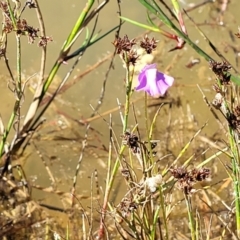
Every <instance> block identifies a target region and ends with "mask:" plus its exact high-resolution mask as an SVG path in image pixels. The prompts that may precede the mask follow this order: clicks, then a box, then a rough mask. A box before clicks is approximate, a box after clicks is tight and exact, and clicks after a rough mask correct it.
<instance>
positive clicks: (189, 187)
mask: <svg viewBox="0 0 240 240" xmlns="http://www.w3.org/2000/svg"><path fill="white" fill-rule="evenodd" d="M170 172H171V173H172V175H173V177H174V178H175V179H176V180H177V182H178V186H179V188H180V189H181V190H182V191H183V192H184V193H185V194H187V195H188V194H192V193H194V192H195V189H194V188H193V186H194V184H195V183H196V182H201V181H204V180H206V179H207V178H209V177H210V174H211V173H210V170H209V169H208V168H200V169H196V168H194V169H192V170H189V171H187V169H186V168H183V167H179V168H170Z"/></svg>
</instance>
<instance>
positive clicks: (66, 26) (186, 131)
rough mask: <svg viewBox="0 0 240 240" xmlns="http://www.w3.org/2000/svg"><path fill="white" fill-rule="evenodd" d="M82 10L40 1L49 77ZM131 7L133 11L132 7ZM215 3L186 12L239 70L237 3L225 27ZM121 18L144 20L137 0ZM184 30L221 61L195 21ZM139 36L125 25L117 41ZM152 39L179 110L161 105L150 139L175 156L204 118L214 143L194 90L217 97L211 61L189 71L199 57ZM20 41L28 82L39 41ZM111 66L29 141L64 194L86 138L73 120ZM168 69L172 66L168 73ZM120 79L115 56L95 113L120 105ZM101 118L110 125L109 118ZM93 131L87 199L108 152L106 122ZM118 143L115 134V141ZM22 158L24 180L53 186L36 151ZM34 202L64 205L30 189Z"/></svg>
mask: <svg viewBox="0 0 240 240" xmlns="http://www.w3.org/2000/svg"><path fill="white" fill-rule="evenodd" d="M200 2H201V1H195V3H200ZM189 4H191V1H185V3H184V8H185V9H187V8H188V7H189V6H190V5H189ZM84 5H85V3H84V1H77V0H76V1H73V0H72V1H71V0H69V1H63V0H59V1H57V3H56V1H47V0H45V1H41V2H40V6H41V10H42V13H43V16H44V21H45V25H46V32H47V35H48V36H51V37H52V38H53V42H52V43H50V44H49V45H48V56H47V71H46V74H47V73H48V72H49V70H50V69H51V66H52V64H53V63H54V61H55V60H56V58H57V57H58V53H59V49H60V47H61V46H62V44H63V42H64V40H65V39H66V36H67V34H68V33H69V31H70V29H71V27H72V25H73V23H74V22H75V21H76V19H77V16H78V14H79V11H80V10H81V9H82V8H83V7H84ZM136 5H137V6H138V7H136ZM216 5H217V3H214V4H207V5H205V6H203V7H200V8H199V9H197V10H194V11H193V12H190V13H189V15H190V16H191V17H192V18H193V19H194V20H195V21H196V23H197V24H199V25H200V27H201V29H202V31H204V33H205V34H206V35H207V36H208V37H209V38H210V40H211V41H212V42H213V43H214V45H215V46H216V47H217V48H218V49H219V50H220V51H221V52H222V53H224V56H225V57H226V58H227V59H228V60H229V61H230V62H231V63H232V65H233V66H234V67H235V68H236V69H239V66H238V65H237V63H236V61H235V57H234V54H233V51H232V48H233V47H235V48H236V49H237V56H236V57H237V59H238V56H239V53H238V51H240V48H239V43H240V42H239V40H238V39H237V38H234V41H233V39H232V38H231V37H232V33H236V32H237V31H238V26H239V21H238V19H237V16H238V14H239V8H240V2H239V1H238V0H232V1H231V3H230V4H229V6H228V9H227V11H226V12H225V13H224V15H223V22H224V24H225V25H223V26H221V25H219V24H217V23H216V19H215V18H216V17H218V16H219V14H218V13H217V11H216V8H215V7H216ZM133 9H134V11H133ZM117 11H118V9H117V6H116V3H115V1H110V3H109V4H108V5H107V7H106V8H105V9H104V11H103V12H101V13H100V17H99V24H98V28H97V29H98V30H101V32H102V33H104V32H105V31H107V30H109V28H112V27H115V26H116V25H117V24H118V18H117ZM122 15H123V16H125V17H129V18H131V19H134V20H137V21H140V22H143V23H146V14H145V10H144V9H143V8H142V7H141V6H140V4H139V3H138V2H137V1H133V0H132V1H123V2H122ZM24 16H26V19H27V21H28V22H29V23H31V24H30V25H33V26H36V25H37V19H36V17H35V14H34V13H33V10H31V11H30V10H26V12H25V13H24ZM210 16H211V17H212V18H211V17H210ZM186 25H187V29H188V34H189V35H190V36H191V39H193V40H194V41H195V42H196V43H198V44H199V45H200V46H201V47H203V49H204V50H205V51H206V52H207V53H208V54H210V55H211V56H213V57H214V58H215V59H216V60H219V59H218V57H216V55H215V54H214V53H213V51H212V50H211V49H210V47H209V46H208V45H207V43H206V41H205V40H204V39H203V37H202V36H201V35H200V34H199V32H198V31H197V30H196V29H195V27H194V25H193V23H192V22H191V21H190V20H188V19H186ZM141 33H143V30H142V29H140V28H137V27H134V26H132V25H131V24H124V26H123V27H122V30H121V36H123V35H124V34H127V35H128V36H129V38H135V37H136V36H138V35H139V34H141ZM151 35H152V36H155V37H156V38H157V39H159V40H160V43H159V48H158V51H157V52H156V53H155V59H154V61H156V62H157V63H158V67H159V69H163V70H165V71H167V72H168V73H169V74H170V75H172V76H174V77H175V78H176V82H175V85H174V87H173V88H172V89H170V91H169V97H170V98H174V99H176V98H177V97H180V99H181V101H182V107H176V106H173V108H171V109H170V108H168V106H166V107H164V108H163V110H162V111H161V113H160V116H161V117H160V118H159V120H158V124H157V127H156V131H155V136H154V137H155V139H160V140H162V141H163V143H161V144H160V145H161V146H160V147H159V156H161V155H163V154H166V148H167V149H168V150H169V149H170V150H171V153H172V154H175V155H176V154H177V153H178V152H179V151H180V150H181V148H182V147H183V146H184V145H185V144H186V142H187V141H188V140H189V139H190V138H191V137H192V136H193V134H194V133H195V132H196V131H197V130H198V129H199V128H200V127H201V126H202V125H203V124H204V123H205V122H206V121H208V125H207V127H206V128H205V129H204V130H203V133H202V134H201V136H202V139H203V138H204V137H206V136H207V137H210V138H212V141H213V142H214V141H215V139H217V137H218V136H217V134H218V131H219V126H218V125H217V124H216V121H215V120H214V118H213V116H212V115H211V114H210V111H209V109H208V107H207V106H206V104H205V102H204V101H203V97H202V94H201V92H200V91H199V89H198V87H197V84H199V86H200V87H201V88H202V90H203V92H204V94H205V95H206V96H207V97H208V98H209V100H210V101H211V100H212V99H213V97H214V92H213V91H212V88H211V86H212V85H213V83H214V76H213V73H212V72H211V71H210V70H209V66H208V63H207V62H206V61H205V60H204V59H202V58H200V60H201V62H200V64H198V65H196V66H194V67H193V68H191V69H188V68H186V64H187V63H188V62H189V61H190V59H191V58H198V55H197V53H196V52H194V50H192V49H191V48H190V47H189V46H187V45H186V46H185V48H184V49H183V50H182V51H174V52H168V50H169V49H171V48H172V47H173V45H174V43H173V42H171V41H170V42H169V41H167V40H166V38H164V37H162V36H161V35H159V34H156V33H154V34H151ZM83 39H84V35H83V36H82V37H81V38H80V40H79V43H81V41H83ZM113 40H114V33H112V34H111V35H109V36H108V37H106V38H105V39H104V40H102V41H101V42H100V43H98V44H96V45H94V46H93V47H91V48H90V49H89V50H87V52H86V53H85V54H84V57H83V58H82V59H81V61H80V63H79V65H78V67H77V69H76V70H75V71H74V73H73V74H72V78H74V76H76V75H78V74H80V73H82V72H83V71H84V70H86V69H87V68H88V67H89V66H90V65H93V64H95V63H96V62H97V61H99V60H100V59H101V58H103V57H105V56H106V55H107V54H109V53H110V52H112V51H113V50H114V48H113V45H112V44H111V42H113ZM22 42H23V47H22V57H23V76H24V77H26V78H27V77H28V76H31V75H32V74H33V73H35V72H38V71H39V66H40V56H41V55H40V54H41V51H40V49H39V48H37V46H36V43H35V44H32V45H29V44H28V43H27V39H24V38H23V39H22ZM8 44H9V46H11V47H9V50H8V51H9V52H8V53H7V54H8V58H9V61H10V64H11V66H14V63H15V45H16V44H15V39H14V37H12V38H10V39H9V43H8ZM75 48H77V46H75ZM71 63H72V61H70V62H69V63H68V64H67V65H64V66H62V68H61V70H60V72H59V74H58V78H59V79H61V78H62V77H64V76H65V74H66V72H67V71H68V70H69V68H70V67H71ZM0 64H1V65H0V67H1V69H2V71H1V75H2V81H1V89H2V93H1V95H0V101H1V102H2V104H1V115H2V117H3V120H4V123H5V124H7V120H8V118H9V116H10V114H11V106H12V104H13V98H12V93H11V92H9V91H8V90H7V87H6V83H7V80H8V78H7V77H6V75H7V72H6V71H5V70H4V69H5V68H4V64H3V61H1V62H0ZM108 65H109V61H108V62H106V63H104V64H103V65H101V66H100V67H99V68H97V69H96V70H94V71H93V72H91V73H90V74H88V75H86V76H85V77H84V78H83V79H81V80H80V81H79V82H78V83H77V84H76V85H74V86H73V87H71V88H70V89H69V90H67V91H66V92H65V93H64V94H62V95H61V96H60V97H59V98H58V99H57V100H56V101H55V102H54V103H53V104H52V106H51V107H50V109H49V110H48V111H47V113H46V114H45V117H46V118H47V121H46V123H45V124H44V125H43V128H42V129H41V130H40V131H39V132H38V133H37V134H36V136H35V138H34V142H35V144H36V146H37V150H39V151H40V152H41V154H42V155H43V158H44V160H45V161H46V162H47V164H48V165H49V167H50V169H51V172H52V174H53V176H54V178H55V180H56V182H57V183H58V188H59V189H60V190H62V191H65V192H69V190H70V188H71V186H72V178H73V176H74V174H75V168H76V165H77V161H78V159H79V154H80V152H81V145H82V140H83V138H84V134H85V127H84V126H81V125H79V124H77V123H76V122H75V121H73V120H71V118H73V119H82V118H83V119H86V118H88V117H90V115H91V113H92V108H91V107H90V104H91V105H93V106H96V103H97V100H98V97H99V94H100V92H101V87H102V82H103V79H104V76H105V72H106V69H107V67H108ZM169 66H171V67H170V68H169ZM124 77H125V76H124V69H123V68H122V63H121V61H120V60H118V59H116V61H115V66H114V70H112V71H111V73H110V77H109V79H108V82H107V89H106V96H105V98H104V103H103V105H102V107H101V109H100V110H99V112H100V113H104V112H105V111H107V110H110V109H113V108H116V107H117V98H118V99H119V101H120V102H121V103H124V102H123V101H124ZM56 81H57V79H56ZM70 81H71V80H70ZM31 98H32V95H31V93H30V92H28V93H27V94H26V100H25V102H24V105H23V112H24V111H26V109H27V106H28V105H29V103H30V102H31ZM136 98H139V96H136ZM154 101H155V100H154ZM186 103H188V105H186ZM142 106H143V105H142V100H140V101H139V104H138V103H136V111H137V113H139V116H142V115H143V108H142ZM186 106H188V107H189V108H187V107H186ZM170 113H171V131H169V132H166V125H167V124H169V122H168V121H169V114H170ZM69 116H70V117H69ZM104 117H105V118H106V120H107V121H109V115H106V116H104ZM140 119H141V117H140ZM141 121H142V120H140V121H139V122H140V129H142V130H143V129H144V125H142V126H141ZM113 124H114V129H115V131H116V134H117V135H118V136H120V134H121V133H120V131H121V120H120V115H119V112H118V111H115V112H114V113H113ZM91 126H92V127H93V128H94V129H95V131H90V134H89V138H90V140H89V146H88V147H87V149H86V151H85V153H84V157H83V161H82V164H81V168H80V173H79V176H78V193H79V194H81V195H84V196H89V195H90V189H91V180H90V177H91V176H92V174H93V172H94V170H95V169H97V171H98V177H99V182H100V185H101V186H103V187H104V180H105V174H106V169H105V166H106V163H107V153H106V152H105V151H104V150H103V146H102V145H106V146H107V144H108V137H109V130H108V125H107V124H106V122H105V121H104V120H103V119H101V118H98V119H97V120H95V121H92V124H91ZM133 126H134V121H133V120H132V126H131V127H133ZM170 133H171V136H170V140H169V143H167V146H166V144H165V145H164V143H165V142H164V139H165V137H166V135H169V134H170ZM143 136H144V132H143ZM214 138H215V139H214ZM120 140H121V139H120V137H119V141H120ZM201 147H202V148H203V147H204V142H203V141H202V145H201V141H200V143H199V142H196V143H195V145H193V149H195V150H196V151H197V150H199V151H200V150H201ZM189 154H190V153H189ZM207 154H208V153H207ZM209 154H210V153H209ZM198 160H199V159H198ZM200 160H201V157H200ZM20 161H22V162H23V163H24V169H25V171H26V174H27V176H28V177H29V178H30V179H31V180H32V181H33V182H34V183H35V184H37V185H41V186H42V187H48V186H49V185H50V184H51V181H50V180H49V175H48V174H47V171H46V168H45V166H44V164H43V162H42V160H41V159H40V157H39V154H37V151H36V148H34V147H32V146H31V147H29V148H28V149H27V151H26V154H25V155H24V157H23V159H22V160H20ZM215 181H217V180H215ZM115 190H116V192H117V193H118V194H119V195H118V196H117V197H121V193H124V186H121V184H119V185H118V186H116V188H115ZM34 197H35V198H36V199H44V202H45V203H48V204H54V205H58V206H62V203H61V201H60V200H59V199H58V198H57V197H55V196H54V194H45V193H43V192H42V191H38V190H37V191H34ZM86 204H87V205H89V202H88V200H86Z"/></svg>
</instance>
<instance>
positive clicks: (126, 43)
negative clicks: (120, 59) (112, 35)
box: [113, 35, 136, 54]
mask: <svg viewBox="0 0 240 240" xmlns="http://www.w3.org/2000/svg"><path fill="white" fill-rule="evenodd" d="M135 44H136V40H135V38H134V39H132V40H129V38H128V36H127V35H125V36H124V37H123V38H120V37H119V38H116V39H115V40H114V42H113V45H114V46H115V48H116V49H117V54H120V53H122V51H125V52H129V51H130V50H131V49H132V47H133V46H134V45H135Z"/></svg>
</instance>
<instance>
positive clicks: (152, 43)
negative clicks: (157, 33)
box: [140, 35, 158, 54]
mask: <svg viewBox="0 0 240 240" xmlns="http://www.w3.org/2000/svg"><path fill="white" fill-rule="evenodd" d="M157 43H158V40H155V38H152V39H150V38H149V37H148V36H147V35H145V37H144V39H143V40H142V41H141V42H140V47H141V48H143V49H145V50H146V53H148V54H150V53H152V51H154V50H155V49H156V48H157Z"/></svg>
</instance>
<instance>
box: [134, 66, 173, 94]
mask: <svg viewBox="0 0 240 240" xmlns="http://www.w3.org/2000/svg"><path fill="white" fill-rule="evenodd" d="M173 82H174V78H173V77H170V76H168V75H165V74H163V73H161V72H158V71H157V68H156V64H151V65H146V66H145V67H144V68H143V69H142V71H141V72H140V74H139V76H138V83H139V84H138V86H137V87H136V88H135V90H136V91H145V92H147V93H148V94H149V95H151V96H153V97H159V96H162V95H164V94H165V92H166V91H167V89H168V88H169V87H170V86H172V84H173Z"/></svg>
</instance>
